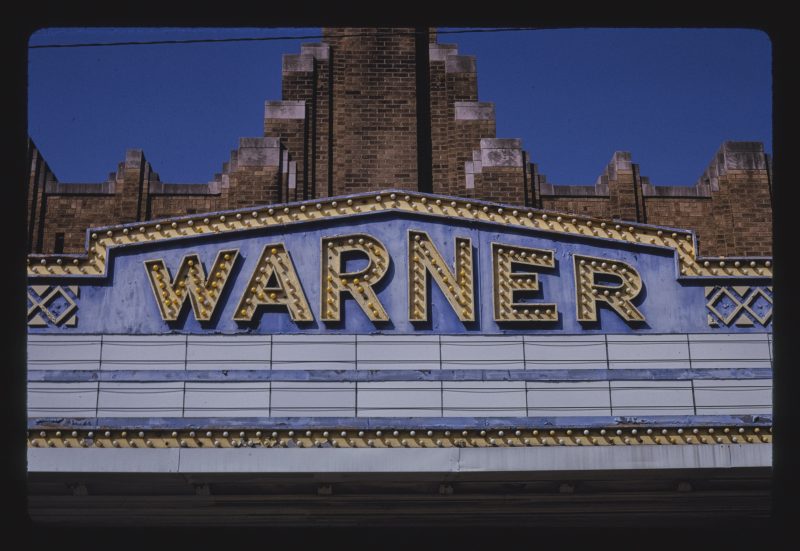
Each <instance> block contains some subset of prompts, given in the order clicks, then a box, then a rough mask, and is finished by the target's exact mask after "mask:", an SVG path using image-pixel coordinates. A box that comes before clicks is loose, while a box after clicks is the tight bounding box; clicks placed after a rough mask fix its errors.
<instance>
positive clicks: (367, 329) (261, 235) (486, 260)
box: [29, 212, 771, 334]
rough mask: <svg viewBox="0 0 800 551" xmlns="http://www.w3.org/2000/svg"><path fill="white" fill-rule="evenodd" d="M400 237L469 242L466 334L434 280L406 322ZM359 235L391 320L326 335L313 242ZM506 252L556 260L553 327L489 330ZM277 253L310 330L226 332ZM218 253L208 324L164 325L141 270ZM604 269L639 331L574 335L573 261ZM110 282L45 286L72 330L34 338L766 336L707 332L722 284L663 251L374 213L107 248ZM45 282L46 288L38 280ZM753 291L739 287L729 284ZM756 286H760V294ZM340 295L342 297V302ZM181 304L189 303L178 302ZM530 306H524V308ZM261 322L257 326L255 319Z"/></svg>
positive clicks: (355, 318)
mask: <svg viewBox="0 0 800 551" xmlns="http://www.w3.org/2000/svg"><path fill="white" fill-rule="evenodd" d="M409 230H417V231H419V230H421V231H425V232H427V233H428V234H429V235H430V237H431V239H432V241H433V243H434V244H435V246H436V247H437V248H438V250H439V252H440V253H441V254H442V256H443V257H444V258H445V259H446V261H447V262H448V265H449V267H450V269H451V270H452V269H453V265H454V254H455V244H454V242H455V238H456V237H467V238H470V239H471V240H472V246H473V258H474V262H475V287H476V307H477V310H478V315H479V317H478V319H477V321H476V322H474V323H468V324H464V323H462V322H461V321H459V320H458V318H457V317H456V314H455V312H453V310H452V309H451V307H450V305H449V303H448V302H447V300H446V299H445V298H444V296H443V295H442V293H441V292H440V291H439V289H438V287H437V286H436V284H435V283H434V282H433V280H431V283H430V287H431V303H430V307H429V310H430V322H429V323H423V324H414V323H411V322H410V321H409V319H408V297H407V294H408V273H407V271H408V270H407V254H408V251H407V247H408V243H407V239H408V237H407V236H408V232H409ZM355 233H366V234H369V235H371V236H374V237H375V238H377V239H379V240H380V241H381V242H382V243H383V244H384V245H385V246H386V248H387V249H388V251H389V254H390V257H391V262H390V266H389V271H388V273H387V274H386V276H385V277H384V278H383V280H381V282H379V283H378V284H377V285H376V286H375V287H374V289H375V290H376V291H377V294H378V297H379V299H380V301H381V303H382V304H383V306H384V308H385V309H386V311H387V313H388V314H389V317H390V321H389V322H384V323H377V324H376V323H373V322H371V321H369V319H368V318H367V317H366V315H365V314H364V312H363V311H362V310H361V309H360V308H359V306H358V305H357V303H356V302H355V301H354V300H352V299H350V298H346V299H345V300H344V302H343V304H344V309H343V320H342V321H341V322H337V323H335V324H326V323H324V322H322V321H320V319H319V318H320V315H319V314H320V312H319V309H320V264H321V261H320V257H321V240H322V239H323V238H325V237H332V236H339V235H349V234H355ZM492 242H499V243H503V244H507V245H508V246H509V247H532V248H542V249H550V250H554V251H555V259H556V266H555V268H554V269H541V270H539V282H540V291H539V292H538V296H537V297H536V298H535V299H532V300H535V301H539V302H546V303H553V302H555V303H557V305H558V310H559V319H558V321H557V322H550V323H527V324H502V323H501V324H498V323H497V322H496V321H494V319H493V306H492V277H491V273H492V268H491V262H492V260H491V243H492ZM274 243H283V244H284V245H285V246H286V248H287V250H288V251H289V254H290V256H291V259H292V261H293V263H294V265H295V268H296V270H297V273H298V276H299V278H300V281H301V284H302V287H303V290H304V292H305V294H306V297H307V299H308V301H309V304H310V306H311V310H312V312H313V315H314V321H312V322H309V323H302V324H299V325H298V324H295V323H294V322H292V321H291V319H290V317H289V315H288V313H286V311H285V310H280V309H277V310H275V309H265V308H262V309H261V310H260V314H257V315H256V318H255V319H256V322H254V323H250V324H245V323H239V322H236V321H234V320H233V319H232V318H233V315H234V311H235V308H236V306H237V304H238V301H239V298H240V297H241V295H242V293H243V291H244V290H245V287H246V285H247V283H248V280H249V278H250V276H251V274H252V273H253V270H254V268H255V264H256V262H257V261H258V258H259V256H260V254H261V251H262V250H263V248H264V246H265V245H270V244H274ZM223 248H237V249H238V250H239V255H240V257H239V259H238V260H237V262H236V263H235V265H234V266H233V269H232V273H231V277H230V279H229V281H228V285H227V287H226V289H225V291H224V292H223V294H222V297H221V301H220V304H219V306H218V308H217V312H216V313H215V316H214V319H213V320H212V321H211V322H208V323H200V322H198V321H197V320H196V319H195V318H194V315H193V313H192V312H191V308H190V307H189V305H188V304H185V306H184V311H183V315H182V316H181V318H180V319H179V320H178V321H177V322H165V321H163V320H162V319H161V316H160V314H159V311H158V307H157V304H156V301H155V298H154V297H153V292H152V290H151V288H150V284H149V282H148V279H147V276H146V273H145V269H144V262H145V261H146V260H151V259H157V258H161V259H163V260H164V261H165V262H166V265H167V267H168V268H169V271H170V273H171V274H173V275H174V274H175V272H176V271H177V268H178V266H179V264H180V261H181V259H182V258H183V257H184V256H185V255H186V254H189V253H197V254H199V255H200V258H201V260H202V262H203V264H204V266H205V267H206V271H208V270H209V268H210V265H211V264H212V262H213V261H214V259H215V257H216V255H217V253H218V252H219V251H220V250H221V249H223ZM576 253H577V254H582V255H588V256H595V257H602V258H607V259H610V260H612V261H621V262H625V263H628V264H630V265H632V266H634V267H635V268H636V270H637V271H638V272H639V274H640V275H641V277H642V280H643V281H644V288H643V290H642V292H641V294H640V295H639V297H638V298H637V299H636V300H635V301H634V304H635V305H636V306H637V308H638V309H639V310H640V311H641V312H642V314H644V316H645V318H646V322H644V323H638V324H629V323H627V322H625V321H624V320H623V319H622V318H620V317H619V316H618V315H617V314H616V313H615V312H614V311H613V310H611V309H610V308H608V307H606V306H605V305H604V304H603V303H599V308H598V310H599V322H597V323H589V324H582V323H580V322H578V321H577V319H576V305H575V300H576V298H575V281H574V279H575V278H574V273H573V255H574V254H576ZM110 256H111V258H110V266H109V273H108V275H107V276H106V277H105V278H103V277H98V278H91V279H86V280H82V281H80V282H78V281H75V280H69V279H68V278H64V280H63V282H62V281H61V280H57V279H56V278H54V279H53V280H52V281H50V283H53V282H59V284H64V285H74V284H79V285H80V297H79V299H78V300H76V302H77V303H78V307H79V308H78V311H77V317H78V321H77V323H76V324H75V325H74V326H68V325H66V324H61V325H54V324H49V325H48V326H47V327H41V328H33V327H32V328H30V329H29V331H30V332H31V333H59V334H164V333H192V334H214V333H222V334H236V333H258V334H281V333H298V332H299V333H348V334H352V333H355V334H370V333H386V334H412V333H413V334H501V333H509V334H516V333H525V334H531V333H540V334H558V333H565V334H576V333H686V332H693V333H701V332H714V333H720V332H734V333H738V332H766V331H770V330H771V322H768V323H767V324H766V327H764V326H761V325H759V324H758V323H756V324H754V325H753V326H751V327H739V326H735V325H734V326H731V327H725V326H720V327H710V326H709V325H708V315H707V308H706V297H705V286H708V285H714V284H719V283H718V282H715V281H714V280H711V281H705V280H703V281H700V280H692V279H688V278H684V279H681V280H678V278H677V263H676V259H675V256H674V252H673V250H671V249H666V248H663V247H657V246H652V245H641V244H625V243H618V242H613V241H609V240H604V239H592V238H587V237H579V236H574V235H567V234H563V235H562V234H553V233H545V232H540V231H537V230H526V229H519V228H505V227H498V226H496V225H493V224H484V223H474V222H473V223H470V222H468V221H459V220H438V219H432V218H430V217H424V216H419V215H414V214H411V213H396V212H391V213H380V214H377V215H370V216H353V217H350V218H348V219H346V220H330V221H318V222H309V223H308V224H302V225H296V226H289V227H283V228H265V229H259V230H249V231H246V232H241V233H236V234H227V235H216V236H215V235H207V236H201V237H193V238H188V239H176V240H171V241H164V242H160V243H154V244H141V245H134V246H126V247H121V248H119V249H112V253H111V255H110ZM42 283H45V281H42ZM748 284H754V282H747V281H738V282H737V285H748ZM761 284H762V285H763V281H762V283H761ZM346 296H347V295H346V294H345V297H346ZM187 302H188V301H187ZM532 307H533V306H532ZM259 316H260V317H259Z"/></svg>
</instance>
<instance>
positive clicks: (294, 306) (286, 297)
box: [233, 243, 312, 321]
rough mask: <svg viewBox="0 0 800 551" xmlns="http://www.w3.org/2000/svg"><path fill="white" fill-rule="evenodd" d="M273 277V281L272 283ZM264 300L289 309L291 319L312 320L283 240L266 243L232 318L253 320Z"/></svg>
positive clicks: (266, 302) (264, 302) (265, 302)
mask: <svg viewBox="0 0 800 551" xmlns="http://www.w3.org/2000/svg"><path fill="white" fill-rule="evenodd" d="M272 281H274V284H273V285H270V283H271V282H272ZM262 304H265V305H279V306H284V307H285V308H286V309H287V310H289V316H291V318H292V321H311V320H312V315H311V309H310V308H309V307H308V301H307V300H306V296H305V294H304V293H303V288H302V287H301V286H300V280H299V279H298V278H297V272H295V269H294V264H292V259H291V258H290V257H289V252H288V251H287V250H286V247H284V245H283V243H276V244H274V245H267V246H266V247H264V250H263V251H261V256H260V257H259V258H258V263H257V264H256V268H255V269H254V270H253V276H252V277H251V278H250V282H249V283H248V284H247V288H246V289H245V291H244V293H243V294H242V298H241V300H240V301H239V306H237V307H236V313H235V314H234V315H233V319H234V320H236V321H250V320H252V319H253V316H254V315H255V313H256V310H258V307H259V306H260V305H262Z"/></svg>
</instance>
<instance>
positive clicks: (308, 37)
mask: <svg viewBox="0 0 800 551" xmlns="http://www.w3.org/2000/svg"><path fill="white" fill-rule="evenodd" d="M533 30H538V27H518V28H492V29H459V30H453V31H437V33H436V34H437V35H440V34H472V33H502V32H519V31H533ZM376 34H381V33H374V32H373V33H351V34H342V35H337V36H336V37H337V38H354V37H360V36H374V35H376ZM386 34H389V33H386ZM391 34H393V35H394V36H413V35H415V34H417V32H416V31H409V32H402V31H393V32H392V33H391ZM322 38H324V37H323V36H322V35H319V34H316V35H296V36H258V37H252V36H250V37H240V38H190V39H186V40H142V41H126V42H86V43H78V44H38V45H34V46H28V49H29V50H43V49H56V48H98V47H107V46H163V45H178V44H214V43H228V42H273V41H280V40H317V39H322Z"/></svg>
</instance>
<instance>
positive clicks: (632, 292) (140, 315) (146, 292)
mask: <svg viewBox="0 0 800 551" xmlns="http://www.w3.org/2000/svg"><path fill="white" fill-rule="evenodd" d="M87 241H88V254H87V255H79V256H69V255H59V256H36V255H32V256H31V257H30V258H29V266H28V276H29V282H30V287H29V292H28V304H29V311H28V325H29V328H30V331H31V332H53V333H70V334H74V333H123V334H159V333H170V332H178V333H200V334H203V333H225V334H234V333H256V334H259V333H263V334H277V333H304V332H307V333H326V332H335V333H387V334H391V333H401V334H403V333H406V334H408V333H445V334H458V333H466V334H470V333H486V334H498V333H532V332H541V333H558V332H564V333H579V332H602V333H637V332H642V333H646V332H654V333H670V332H690V331H691V332H708V331H717V332H718V331H743V332H746V331H758V330H760V331H764V330H765V328H768V327H769V326H770V324H771V311H772V310H771V309H772V292H771V287H770V285H771V276H772V271H771V270H772V267H771V262H770V260H769V259H765V258H747V259H743V258H737V259H710V258H707V259H701V258H697V254H696V252H697V244H696V240H695V238H694V235H693V234H692V233H691V232H687V231H686V230H677V229H671V228H662V227H655V226H648V225H641V224H630V223H628V222H624V223H623V222H616V221H614V222H609V221H601V220H596V219H592V218H586V217H576V216H572V215H565V214H557V213H549V212H544V211H538V210H531V209H520V208H514V207H505V206H501V205H496V204H490V203H484V202H479V201H468V200H465V199H456V198H451V197H443V196H436V195H426V194H420V193H409V192H403V191H387V192H383V193H382V194H380V195H375V194H362V195H352V196H348V197H341V198H333V199H330V200H325V201H308V202H304V203H294V204H288V205H280V206H273V207H271V208H263V209H258V210H242V211H231V212H225V213H214V214H203V215H197V216H193V217H182V218H175V219H168V220H161V221H152V222H148V223H146V224H144V225H142V224H128V225H119V226H114V227H109V228H99V229H93V230H89V232H88V235H87Z"/></svg>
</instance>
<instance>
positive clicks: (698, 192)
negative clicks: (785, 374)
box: [27, 28, 772, 256]
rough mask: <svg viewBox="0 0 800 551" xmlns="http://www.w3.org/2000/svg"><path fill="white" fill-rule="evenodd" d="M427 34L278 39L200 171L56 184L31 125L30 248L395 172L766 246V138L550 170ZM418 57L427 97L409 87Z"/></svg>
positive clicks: (454, 53)
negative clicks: (573, 176)
mask: <svg viewBox="0 0 800 551" xmlns="http://www.w3.org/2000/svg"><path fill="white" fill-rule="evenodd" d="M422 38H425V37H424V36H423V37H422ZM427 41H428V44H427V51H425V50H426V49H425V48H424V47H423V48H420V47H419V46H420V44H419V41H418V40H416V39H415V34H414V29H413V28H397V29H386V28H383V29H377V28H358V29H354V28H337V29H324V30H323V42H321V43H316V44H304V45H303V46H301V49H300V53H299V54H287V55H284V57H283V67H282V90H283V91H282V99H281V100H280V101H267V102H266V105H265V113H264V135H265V137H260V138H241V140H240V144H239V148H238V149H237V150H235V151H233V152H231V157H230V160H229V161H228V162H226V163H224V164H223V170H222V172H221V173H220V174H217V175H216V176H215V178H214V180H213V181H211V182H209V183H202V184H172V183H169V184H168V183H162V182H161V181H160V180H159V177H158V174H156V173H155V172H154V171H153V169H152V167H151V166H150V164H149V163H148V162H147V161H146V159H145V157H144V154H143V153H142V152H141V151H139V150H129V151H127V152H126V155H125V160H124V162H122V163H120V165H119V167H118V169H117V171H116V172H115V173H112V174H111V175H110V176H109V178H108V180H107V181H106V182H102V183H91V184H73V183H70V184H61V183H59V182H58V180H57V179H56V177H55V175H53V173H52V172H51V170H50V169H49V167H48V166H47V163H46V162H45V161H44V159H43V158H42V157H41V155H40V154H39V151H38V150H37V149H36V147H35V145H34V144H33V142H32V141H31V142H30V145H29V160H30V167H31V168H30V178H29V181H28V182H27V184H28V192H27V195H28V212H29V221H28V227H27V231H28V240H29V245H28V249H29V251H30V252H34V253H52V252H57V249H58V248H60V246H61V245H60V243H62V242H63V252H65V253H71V252H80V251H83V250H84V248H85V243H86V229H87V228H88V227H90V226H94V227H97V226H104V225H112V224H119V223H126V222H135V221H147V220H153V219H157V218H164V217H169V216H179V215H187V214H189V215H190V214H197V213H203V212H209V211H218V210H228V209H236V208H247V207H250V206H256V205H267V204H273V203H279V202H286V201H301V200H306V199H314V198H324V197H329V196H337V195H344V194H351V193H359V192H367V191H377V190H383V189H389V188H391V189H407V190H424V189H430V190H431V191H432V192H433V193H436V194H444V195H451V196H456V197H465V198H475V199H483V200H488V201H494V202H498V203H503V204H509V205H520V206H531V207H535V208H541V209H545V210H553V211H557V212H562V213H567V214H575V215H584V216H593V217H597V218H604V219H620V220H627V221H634V222H638V223H645V224H655V225H663V226H672V227H676V228H686V229H693V230H695V231H696V232H697V233H698V235H699V237H698V239H699V245H700V253H701V254H702V255H704V256H706V255H721V256H753V255H756V256H759V255H763V256H769V255H770V254H771V241H772V232H771V219H772V202H771V201H772V200H771V185H772V184H771V179H770V178H771V172H770V168H771V167H770V160H769V158H768V157H767V155H766V154H765V153H764V150H763V145H762V144H760V143H757V142H725V143H724V144H722V146H721V148H720V150H719V152H718V153H717V154H716V155H715V157H714V159H713V160H712V162H711V164H710V166H709V167H708V169H707V170H706V171H705V172H704V174H703V175H702V176H701V178H700V179H699V180H698V182H697V184H695V186H687V187H683V186H672V187H667V186H654V185H652V184H650V182H649V179H648V178H647V177H646V176H641V175H640V173H639V166H638V165H637V164H635V163H633V162H632V156H631V154H630V153H629V152H620V151H618V152H616V153H614V154H613V156H612V159H611V161H610V162H609V164H608V165H607V166H606V167H605V169H604V171H603V173H602V174H601V175H600V177H599V178H598V179H597V181H596V182H595V184H594V185H581V186H565V185H553V184H552V183H548V182H547V179H546V177H545V176H544V175H542V174H541V173H539V171H538V166H537V165H536V164H535V163H533V162H531V161H535V158H531V156H530V155H529V154H527V153H526V152H525V151H524V150H523V145H522V144H521V143H520V141H519V140H516V139H499V138H497V136H496V124H495V110H494V104H492V103H488V102H483V101H479V99H478V86H477V82H478V81H477V62H476V59H475V57H474V56H468V55H461V54H459V52H458V49H457V46H456V45H454V44H440V43H438V42H437V41H436V36H435V31H433V30H431V31H430V32H429V35H428V37H427ZM420 52H424V53H420ZM425 55H427V59H424V56H425ZM425 67H427V71H428V73H427V75H428V78H427V88H425V87H423V88H422V89H423V90H425V89H429V91H430V103H429V105H428V106H427V108H426V106H425V105H420V104H419V102H418V98H417V90H418V88H417V86H419V85H420V82H426V80H425V79H423V80H420V73H419V71H420V70H422V68H425ZM421 74H422V75H424V74H425V73H424V72H423V73H421ZM423 123H424V124H423ZM428 127H429V128H430V142H431V143H430V145H431V156H430V157H429V158H427V159H428V160H426V157H425V155H422V154H420V152H421V151H423V149H422V148H423V146H424V145H425V144H424V143H422V142H421V141H420V139H421V138H420V134H419V132H422V133H423V138H422V139H424V134H425V132H427V130H425V129H427V128H428ZM420 129H422V130H420ZM418 142H419V143H418ZM426 163H429V164H430V166H425V165H426ZM421 177H422V178H423V179H426V178H429V179H430V181H429V182H422V181H421V180H420V178H421ZM426 185H429V186H430V187H429V188H426V187H425V186H426ZM59 252H61V251H59Z"/></svg>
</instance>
